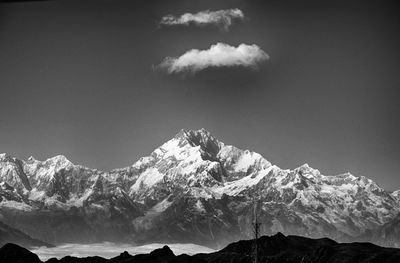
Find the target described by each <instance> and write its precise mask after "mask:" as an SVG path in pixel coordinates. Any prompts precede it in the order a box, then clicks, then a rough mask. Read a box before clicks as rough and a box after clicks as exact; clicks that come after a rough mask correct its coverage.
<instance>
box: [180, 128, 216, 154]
mask: <svg viewBox="0 0 400 263" xmlns="http://www.w3.org/2000/svg"><path fill="white" fill-rule="evenodd" d="M175 138H179V139H184V140H186V141H187V142H188V143H189V144H190V145H191V146H194V147H195V146H200V148H201V150H203V152H204V153H207V154H208V155H210V156H216V155H217V154H218V152H219V150H220V149H221V147H222V146H223V143H222V142H220V141H218V140H217V139H216V138H215V137H214V136H212V135H211V133H210V132H209V131H207V130H206V129H204V128H201V129H200V130H185V129H182V130H181V131H180V132H179V133H178V134H177V135H176V136H175Z"/></svg>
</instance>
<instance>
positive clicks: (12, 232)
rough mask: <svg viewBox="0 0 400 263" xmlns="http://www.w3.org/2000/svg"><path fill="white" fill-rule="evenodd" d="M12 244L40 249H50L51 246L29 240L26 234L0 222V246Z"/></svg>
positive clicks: (35, 240) (32, 239)
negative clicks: (44, 247)
mask: <svg viewBox="0 0 400 263" xmlns="http://www.w3.org/2000/svg"><path fill="white" fill-rule="evenodd" d="M9 242H12V243H14V244H17V245H20V246H24V247H28V248H29V247H40V246H46V247H51V246H52V245H50V244H48V243H45V242H42V241H40V240H37V239H34V238H31V237H30V236H28V235H27V234H25V233H23V232H21V231H19V230H17V229H15V228H12V227H10V226H8V225H6V224H4V223H3V222H0V246H3V245H5V244H6V243H9Z"/></svg>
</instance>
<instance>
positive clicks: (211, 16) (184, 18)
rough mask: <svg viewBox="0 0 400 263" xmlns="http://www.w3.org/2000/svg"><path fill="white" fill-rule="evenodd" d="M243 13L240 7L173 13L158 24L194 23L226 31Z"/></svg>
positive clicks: (242, 17)
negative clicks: (178, 14)
mask: <svg viewBox="0 0 400 263" xmlns="http://www.w3.org/2000/svg"><path fill="white" fill-rule="evenodd" d="M243 19H244V14H243V12H242V11H241V10H240V9H237V8H236V9H226V10H218V11H210V10H205V11H201V12H198V13H195V14H192V13H186V14H183V15H181V16H179V17H176V16H174V15H166V16H164V17H163V18H162V19H161V21H160V24H161V25H166V26H175V25H185V26H188V25H190V24H195V25H197V26H205V25H214V26H218V27H219V28H221V29H222V30H225V31H228V30H229V27H230V26H231V25H232V24H233V22H234V20H243Z"/></svg>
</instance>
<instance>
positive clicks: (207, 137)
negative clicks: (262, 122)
mask: <svg viewBox="0 0 400 263" xmlns="http://www.w3.org/2000/svg"><path fill="white" fill-rule="evenodd" d="M0 182H1V184H0V208H1V210H0V220H3V221H5V222H6V223H8V224H9V225H12V226H14V227H18V228H20V229H22V230H23V231H24V232H26V233H28V234H30V235H31V236H34V237H36V238H39V239H42V240H45V241H47V242H52V243H60V242H77V241H80V242H90V241H100V240H117V241H121V239H124V241H131V242H137V243H140V242H155V241H164V242H165V241H168V242H192V243H199V244H205V245H211V246H220V245H224V244H226V243H228V242H231V241H233V240H237V239H239V238H248V237H250V236H251V222H252V220H253V214H254V210H257V211H258V212H257V213H258V214H259V217H260V221H261V222H262V233H263V234H272V233H275V232H278V231H280V232H283V233H285V234H297V235H306V236H311V237H322V236H329V237H331V238H335V239H338V240H353V239H354V238H357V237H359V236H363V235H364V236H365V233H367V232H368V231H374V230H377V229H379V228H380V227H382V226H384V225H387V224H390V222H392V221H393V220H395V218H396V216H397V214H398V213H399V212H400V201H399V200H400V198H399V193H398V192H397V193H396V192H394V193H389V192H387V191H385V190H384V189H382V188H380V187H379V186H378V185H377V184H376V183H375V182H373V181H372V180H370V179H368V178H365V177H363V176H361V177H356V176H354V175H352V174H350V173H345V174H340V175H335V176H326V175H322V174H321V173H320V172H319V171H318V170H316V169H313V168H311V167H309V166H308V165H307V164H305V165H302V166H300V167H298V168H296V169H294V170H288V169H281V168H279V167H277V166H275V165H272V164H271V163H270V162H269V161H267V160H266V159H265V158H264V157H263V156H261V155H260V154H257V153H255V152H251V151H249V150H240V149H238V148H236V147H234V146H230V145H225V144H224V143H222V142H221V141H219V140H217V139H216V138H215V137H213V136H212V135H211V134H210V133H209V132H207V131H206V130H204V129H201V130H198V131H187V130H182V131H180V132H179V133H178V134H177V135H176V136H175V137H174V138H172V139H171V140H169V141H168V142H166V143H164V144H163V145H162V146H160V147H159V148H157V149H156V150H154V151H153V152H152V153H151V154H150V155H149V156H146V157H142V158H141V159H140V160H138V161H137V162H136V163H134V164H133V165H132V166H129V167H126V168H121V169H115V170H112V171H109V172H102V171H98V170H95V169H89V168H86V167H83V166H80V165H74V164H73V163H71V162H70V161H68V160H67V159H66V158H65V157H64V156H56V157H53V158H50V159H48V160H46V161H38V160H35V159H34V158H32V157H31V158H29V159H28V160H27V161H23V160H18V159H16V158H13V157H11V156H8V155H6V154H2V155H0ZM254 200H258V201H257V202H255V201H254ZM376 236H377V235H375V236H374V238H375V237H376ZM372 241H375V242H378V243H379V242H381V241H382V240H379V238H378V237H376V240H372Z"/></svg>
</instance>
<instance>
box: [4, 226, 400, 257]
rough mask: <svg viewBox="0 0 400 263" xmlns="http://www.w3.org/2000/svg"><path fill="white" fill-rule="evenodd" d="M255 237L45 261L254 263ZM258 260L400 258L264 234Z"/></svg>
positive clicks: (366, 248)
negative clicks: (199, 249) (190, 249)
mask: <svg viewBox="0 0 400 263" xmlns="http://www.w3.org/2000/svg"><path fill="white" fill-rule="evenodd" d="M254 244H255V242H254V240H246V241H239V242H235V243H232V244H230V245H228V246H227V247H225V248H224V249H222V250H220V251H217V252H214V253H210V254H196V255H193V256H189V255H186V254H182V255H178V256H176V255H174V253H173V252H172V251H171V249H170V248H169V247H168V246H164V247H163V248H160V249H156V250H154V251H152V252H151V253H149V254H140V255H134V256H132V255H129V254H128V253H127V252H123V253H121V254H120V255H119V256H117V257H114V258H111V259H105V258H101V257H87V258H76V257H71V256H67V257H64V258H62V259H56V258H51V259H49V260H48V261H46V263H78V262H79V263H130V262H132V263H251V262H254V257H255V253H254V251H255V249H254ZM257 245H258V250H257V251H258V253H257V259H258V262H268V263H278V262H279V263H282V262H286V263H298V262H303V263H320V262H321V263H322V262H323V263H353V262H359V263H364V262H365V263H367V262H368V263H369V262H379V263H386V262H387V263H393V262H400V249H395V248H383V247H379V246H376V245H373V244H371V243H342V244H341V243H337V242H335V241H333V240H331V239H328V238H322V239H309V238H304V237H299V236H284V235H283V234H281V233H278V234H276V235H274V236H270V237H268V236H263V237H261V238H259V239H258V240H257ZM0 261H1V262H4V263H8V262H10V263H11V262H13V263H14V262H25V263H26V262H32V263H40V262H41V261H40V260H39V259H38V258H37V256H36V255H35V254H32V253H30V252H29V251H27V250H26V249H24V248H22V247H19V246H17V245H12V244H7V245H5V246H4V247H2V248H0Z"/></svg>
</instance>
